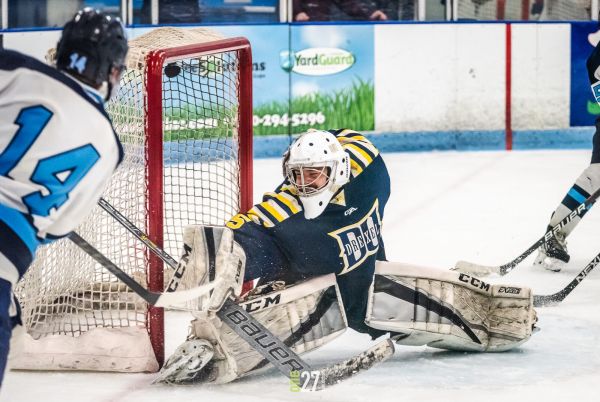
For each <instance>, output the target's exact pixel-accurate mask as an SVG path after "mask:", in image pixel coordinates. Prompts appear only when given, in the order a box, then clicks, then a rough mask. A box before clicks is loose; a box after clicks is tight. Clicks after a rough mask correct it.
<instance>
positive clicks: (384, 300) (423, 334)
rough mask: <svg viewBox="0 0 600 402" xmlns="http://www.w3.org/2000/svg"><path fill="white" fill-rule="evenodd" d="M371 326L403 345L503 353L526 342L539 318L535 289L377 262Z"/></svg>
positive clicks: (369, 310) (369, 309)
mask: <svg viewBox="0 0 600 402" xmlns="http://www.w3.org/2000/svg"><path fill="white" fill-rule="evenodd" d="M365 322H366V323H367V325H369V326H371V327H373V328H377V329H381V330H387V331H391V332H392V333H399V334H400V335H397V336H396V335H394V334H392V336H394V337H395V338H396V339H397V342H398V343H399V344H403V345H429V346H431V347H436V348H442V349H450V350H463V351H489V352H500V351H505V350H509V349H512V348H514V347H516V346H518V345H520V344H522V343H524V342H525V341H527V340H528V339H529V338H530V337H531V334H532V332H533V327H534V324H535V322H536V314H535V310H534V309H533V296H532V293H531V289H529V288H525V287H519V286H506V285H491V284H488V283H485V282H483V281H482V280H480V279H478V278H475V277H473V276H470V275H467V274H463V273H459V272H455V271H446V270H438V269H433V268H427V267H419V266H414V265H408V264H400V263H390V262H378V263H377V266H376V269H375V277H374V281H373V284H372V285H371V289H370V291H369V305H368V307H367V317H366V321H365Z"/></svg>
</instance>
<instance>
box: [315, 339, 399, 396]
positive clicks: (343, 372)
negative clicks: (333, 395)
mask: <svg viewBox="0 0 600 402" xmlns="http://www.w3.org/2000/svg"><path fill="white" fill-rule="evenodd" d="M393 354H394V343H393V342H392V340H391V339H386V340H385V341H382V342H379V343H378V344H376V345H375V346H373V347H371V348H369V349H367V350H365V351H364V352H362V353H361V354H359V355H356V356H354V357H351V358H349V359H346V360H344V361H342V362H339V363H336V364H333V365H331V366H326V367H323V368H321V369H320V370H318V371H319V372H320V375H319V377H320V378H319V379H318V380H317V384H316V387H315V389H316V390H322V389H324V388H327V387H330V386H332V385H335V384H339V383H340V382H342V381H344V380H347V379H348V378H350V377H353V376H354V375H356V374H358V373H360V372H362V371H365V370H368V369H370V368H371V367H373V366H375V365H376V364H378V363H381V362H383V361H385V360H387V359H388V358H389V357H391V356H392V355H393Z"/></svg>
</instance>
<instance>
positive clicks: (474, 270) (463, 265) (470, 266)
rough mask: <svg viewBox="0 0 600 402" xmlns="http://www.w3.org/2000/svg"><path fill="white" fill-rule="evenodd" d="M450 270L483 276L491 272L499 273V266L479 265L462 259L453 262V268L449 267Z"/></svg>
mask: <svg viewBox="0 0 600 402" xmlns="http://www.w3.org/2000/svg"><path fill="white" fill-rule="evenodd" d="M451 270H453V271H458V272H462V273H463V274H469V275H474V276H478V277H484V276H488V275H491V274H500V267H495V266H489V265H479V264H476V263H474V262H469V261H462V260H461V261H458V262H457V263H456V264H454V268H451Z"/></svg>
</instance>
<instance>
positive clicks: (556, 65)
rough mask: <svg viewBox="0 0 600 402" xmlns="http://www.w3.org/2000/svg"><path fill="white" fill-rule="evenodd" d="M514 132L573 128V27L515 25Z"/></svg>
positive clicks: (513, 73) (513, 38) (513, 75)
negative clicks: (571, 102)
mask: <svg viewBox="0 0 600 402" xmlns="http://www.w3.org/2000/svg"><path fill="white" fill-rule="evenodd" d="M511 29H512V55H513V57H512V62H513V66H514V67H513V69H512V88H513V91H512V126H513V129H514V130H531V129H550V128H565V127H569V118H570V116H569V111H570V107H569V104H570V91H569V88H570V86H571V56H570V55H571V27H570V26H569V25H568V24H539V25H532V24H513V25H512V27H511Z"/></svg>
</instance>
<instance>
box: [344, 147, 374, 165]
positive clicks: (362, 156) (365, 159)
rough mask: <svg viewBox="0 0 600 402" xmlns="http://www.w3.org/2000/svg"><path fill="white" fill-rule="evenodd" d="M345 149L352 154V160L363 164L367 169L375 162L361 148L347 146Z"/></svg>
mask: <svg viewBox="0 0 600 402" xmlns="http://www.w3.org/2000/svg"><path fill="white" fill-rule="evenodd" d="M344 149H345V150H346V151H348V152H349V153H350V156H351V158H350V159H354V161H355V162H357V163H360V164H362V165H363V166H364V167H367V165H368V164H369V163H371V162H372V161H373V159H371V157H370V156H369V155H367V154H366V153H365V152H364V151H362V150H361V149H360V148H357V147H351V146H345V147H344Z"/></svg>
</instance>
